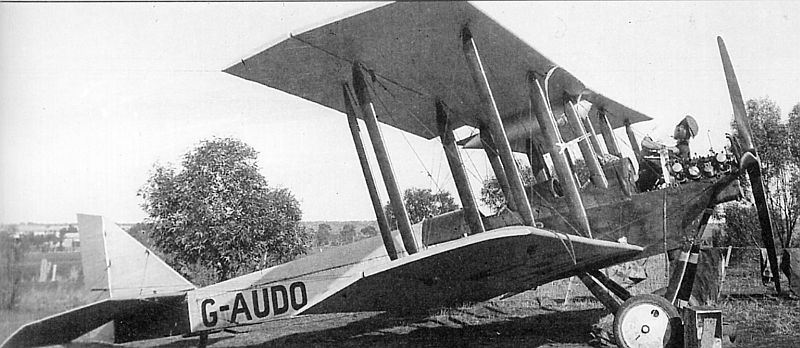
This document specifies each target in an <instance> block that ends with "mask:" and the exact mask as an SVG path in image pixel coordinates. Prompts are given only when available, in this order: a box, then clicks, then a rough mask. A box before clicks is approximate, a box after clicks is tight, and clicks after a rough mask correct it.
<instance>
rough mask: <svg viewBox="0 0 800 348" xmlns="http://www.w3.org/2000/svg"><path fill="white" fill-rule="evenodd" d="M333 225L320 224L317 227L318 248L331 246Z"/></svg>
mask: <svg viewBox="0 0 800 348" xmlns="http://www.w3.org/2000/svg"><path fill="white" fill-rule="evenodd" d="M331 231H332V229H331V225H328V224H319V227H317V246H323V245H329V244H331V242H332V241H333V234H332V233H331Z"/></svg>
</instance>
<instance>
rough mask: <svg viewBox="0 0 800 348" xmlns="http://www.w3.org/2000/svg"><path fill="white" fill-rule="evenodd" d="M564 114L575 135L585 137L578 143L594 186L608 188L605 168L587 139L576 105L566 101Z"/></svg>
mask: <svg viewBox="0 0 800 348" xmlns="http://www.w3.org/2000/svg"><path fill="white" fill-rule="evenodd" d="M564 113H565V114H566V115H567V121H568V122H567V123H569V125H570V126H571V127H572V131H573V133H575V134H576V135H577V136H578V137H584V139H582V140H581V141H579V142H578V147H579V148H580V149H581V154H582V155H583V161H584V162H585V163H586V167H588V168H589V173H590V174H591V179H592V184H594V185H595V186H597V187H600V188H604V189H606V188H608V180H607V179H606V174H605V173H604V172H603V167H601V166H600V162H599V161H598V160H597V154H595V153H594V149H593V148H592V145H591V144H590V143H589V139H587V138H586V130H585V129H583V124H582V123H581V120H580V119H579V118H578V111H577V110H575V105H574V104H572V101H570V100H568V99H567V100H565V101H564Z"/></svg>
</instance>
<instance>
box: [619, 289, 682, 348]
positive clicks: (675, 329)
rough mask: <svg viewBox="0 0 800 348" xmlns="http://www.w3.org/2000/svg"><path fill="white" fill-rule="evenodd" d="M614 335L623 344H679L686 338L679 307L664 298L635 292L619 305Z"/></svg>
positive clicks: (633, 347) (660, 347) (631, 347)
mask: <svg viewBox="0 0 800 348" xmlns="http://www.w3.org/2000/svg"><path fill="white" fill-rule="evenodd" d="M614 337H615V338H616V341H617V345H618V346H619V347H622V348H638V347H642V348H644V347H648V348H651V347H652V348H664V347H678V346H680V344H681V341H682V338H683V332H681V318H680V315H679V314H678V310H677V309H676V308H675V306H673V305H672V304H671V303H669V301H667V300H666V299H665V298H663V297H661V296H658V295H652V294H644V295H636V296H633V297H631V298H629V299H628V300H626V301H625V302H624V303H623V304H622V306H620V307H619V310H618V311H617V314H616V316H615V318H614Z"/></svg>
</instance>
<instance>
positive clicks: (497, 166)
mask: <svg viewBox="0 0 800 348" xmlns="http://www.w3.org/2000/svg"><path fill="white" fill-rule="evenodd" d="M479 135H480V138H481V145H482V147H483V151H484V152H486V157H487V158H489V164H491V165H492V171H493V172H494V177H495V178H497V185H499V186H500V191H502V192H503V197H505V199H506V205H508V209H511V210H513V211H517V205H516V203H514V199H513V198H512V197H513V195H512V194H511V185H509V184H508V177H506V172H505V169H503V162H501V161H500V156H498V155H497V147H496V146H494V140H493V139H492V134H491V133H490V132H489V129H488V128H487V127H486V126H483V127H481V129H480V132H479Z"/></svg>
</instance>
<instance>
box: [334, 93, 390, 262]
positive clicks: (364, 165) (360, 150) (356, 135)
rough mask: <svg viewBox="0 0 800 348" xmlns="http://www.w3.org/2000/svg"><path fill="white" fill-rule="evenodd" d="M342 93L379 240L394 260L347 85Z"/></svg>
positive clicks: (385, 221) (386, 223) (381, 207)
mask: <svg viewBox="0 0 800 348" xmlns="http://www.w3.org/2000/svg"><path fill="white" fill-rule="evenodd" d="M342 92H343V93H344V107H345V109H346V110H347V123H348V125H349V126H350V134H352V135H353V143H354V144H355V146H356V153H357V154H358V161H359V162H360V163H361V171H362V172H363V173H364V182H366V184H367V190H368V191H369V198H370V199H371V200H372V208H373V209H374V210H375V218H376V219H377V220H378V228H379V229H380V231H381V239H383V245H384V246H385V247H386V254H388V255H389V259H391V260H396V259H397V249H396V248H395V247H394V239H392V230H391V229H390V228H389V222H388V221H387V220H386V214H385V213H384V212H383V206H382V205H381V196H380V195H379V194H378V188H377V187H376V186H375V177H374V176H372V169H371V168H370V166H369V161H368V160H367V152H366V151H365V150H364V143H363V142H362V141H361V130H360V129H359V128H358V120H357V119H356V111H355V108H354V107H353V98H352V97H351V95H352V90H351V89H350V85H348V84H347V83H344V84H342Z"/></svg>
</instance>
